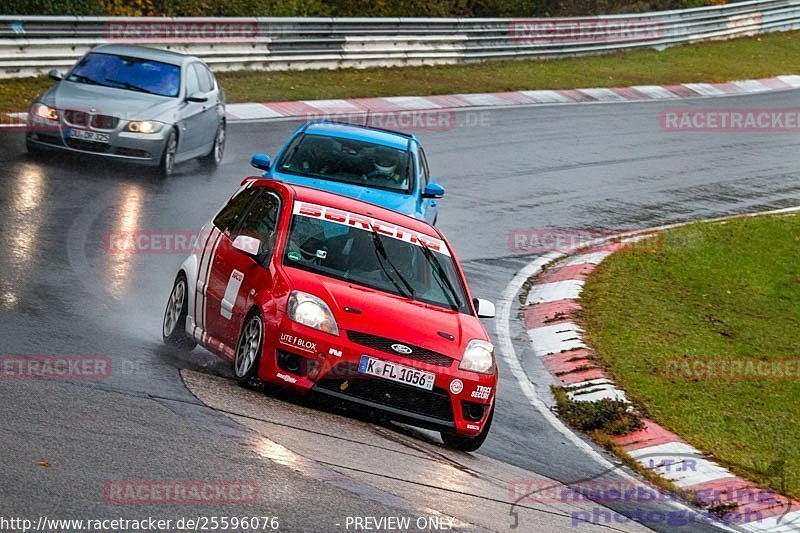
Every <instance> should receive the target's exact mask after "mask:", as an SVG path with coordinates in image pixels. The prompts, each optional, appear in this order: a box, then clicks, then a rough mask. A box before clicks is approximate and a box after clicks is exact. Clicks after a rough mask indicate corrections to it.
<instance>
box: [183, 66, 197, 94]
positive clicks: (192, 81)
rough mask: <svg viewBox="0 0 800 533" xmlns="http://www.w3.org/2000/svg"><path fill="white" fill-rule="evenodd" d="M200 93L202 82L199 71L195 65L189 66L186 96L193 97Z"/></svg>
mask: <svg viewBox="0 0 800 533" xmlns="http://www.w3.org/2000/svg"><path fill="white" fill-rule="evenodd" d="M198 91H200V80H199V79H198V78H197V70H196V69H195V68H194V65H189V67H188V68H187V69H186V96H191V95H193V94H194V93H196V92H198Z"/></svg>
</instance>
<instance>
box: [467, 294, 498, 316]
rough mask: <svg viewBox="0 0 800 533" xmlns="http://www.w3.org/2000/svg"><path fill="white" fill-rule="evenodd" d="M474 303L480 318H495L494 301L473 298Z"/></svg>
mask: <svg viewBox="0 0 800 533" xmlns="http://www.w3.org/2000/svg"><path fill="white" fill-rule="evenodd" d="M472 303H473V304H475V310H476V311H477V312H478V318H494V304H493V303H492V302H490V301H489V300H482V299H480V298H473V299H472Z"/></svg>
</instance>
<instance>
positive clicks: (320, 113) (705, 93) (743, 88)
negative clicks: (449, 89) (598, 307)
mask: <svg viewBox="0 0 800 533" xmlns="http://www.w3.org/2000/svg"><path fill="white" fill-rule="evenodd" d="M797 88H800V76H795V75H790V76H777V77H775V78H764V79H758V80H742V81H732V82H726V83H684V84H680V85H636V86H633V87H613V88H597V89H564V90H547V91H545V90H539V91H511V92H501V93H475V94H448V95H438V96H389V97H383V98H351V99H333V100H300V101H285V102H266V103H244V104H228V105H227V106H226V109H227V114H228V120H230V121H231V122H237V121H248V120H289V119H305V120H313V119H322V118H336V117H347V119H348V120H353V119H356V118H359V117H364V118H366V116H367V115H368V114H369V115H370V116H386V115H396V114H409V113H431V112H436V111H453V110H460V109H485V108H502V107H518V106H534V105H552V104H586V103H612V102H644V101H655V100H658V101H663V100H677V99H684V98H707V97H719V96H737V95H744V94H755V93H766V92H771V91H785V90H789V89H797ZM26 119H27V113H24V112H22V113H6V114H5V115H4V119H3V120H1V121H0V128H3V127H5V128H11V127H21V126H24V125H25V121H26ZM426 124H427V123H426ZM398 127H405V128H407V129H414V122H413V121H412V120H411V119H409V118H408V117H403V118H402V119H399V123H398ZM425 127H428V128H429V127H430V125H427V126H425Z"/></svg>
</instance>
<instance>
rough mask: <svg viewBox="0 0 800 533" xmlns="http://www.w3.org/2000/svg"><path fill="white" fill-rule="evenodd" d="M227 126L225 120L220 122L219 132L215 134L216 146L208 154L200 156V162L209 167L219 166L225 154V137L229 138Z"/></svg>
mask: <svg viewBox="0 0 800 533" xmlns="http://www.w3.org/2000/svg"><path fill="white" fill-rule="evenodd" d="M226 134H227V127H226V125H225V121H224V120H223V121H222V122H220V123H219V126H217V132H216V133H215V134H214V146H212V147H211V151H210V152H209V153H208V155H206V156H203V157H201V158H200V164H202V165H203V166H204V167H207V168H217V167H218V166H219V165H220V163H222V158H223V157H224V155H225V139H226V138H227V135H226Z"/></svg>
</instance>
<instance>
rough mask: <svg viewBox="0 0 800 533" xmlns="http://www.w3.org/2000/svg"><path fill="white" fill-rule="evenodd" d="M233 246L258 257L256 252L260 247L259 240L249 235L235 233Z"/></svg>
mask: <svg viewBox="0 0 800 533" xmlns="http://www.w3.org/2000/svg"><path fill="white" fill-rule="evenodd" d="M233 248H234V249H236V250H239V251H240V252H244V253H246V254H247V255H249V256H250V257H253V258H255V257H258V252H259V250H260V249H261V241H260V240H258V239H256V238H255V237H250V236H249V235H237V236H236V238H235V239H233Z"/></svg>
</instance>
